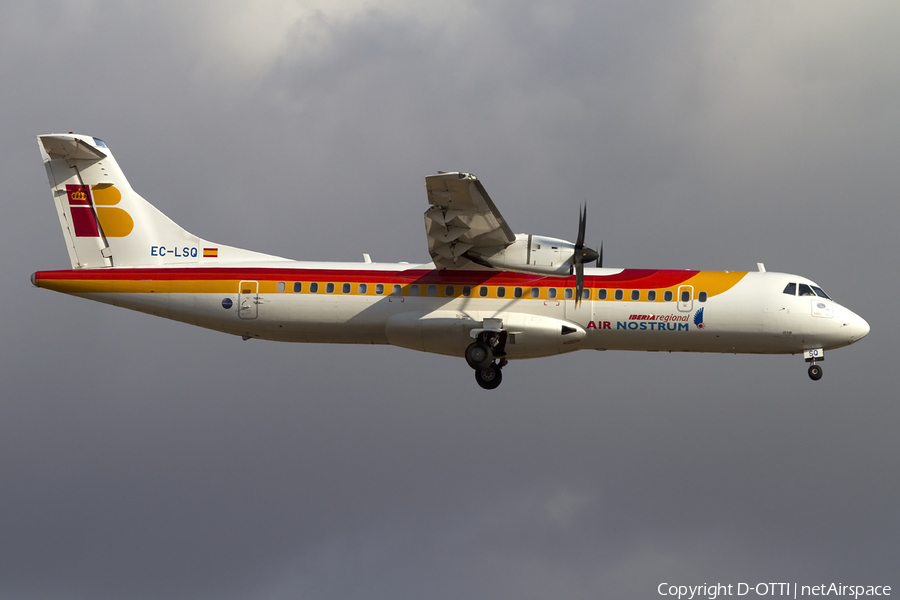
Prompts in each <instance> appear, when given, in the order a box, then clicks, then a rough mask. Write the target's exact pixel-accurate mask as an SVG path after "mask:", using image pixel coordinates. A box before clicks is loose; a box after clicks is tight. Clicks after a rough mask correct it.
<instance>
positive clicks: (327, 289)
mask: <svg viewBox="0 0 900 600" xmlns="http://www.w3.org/2000/svg"><path fill="white" fill-rule="evenodd" d="M325 293H326V294H333V293H334V284H333V283H326V284H325Z"/></svg>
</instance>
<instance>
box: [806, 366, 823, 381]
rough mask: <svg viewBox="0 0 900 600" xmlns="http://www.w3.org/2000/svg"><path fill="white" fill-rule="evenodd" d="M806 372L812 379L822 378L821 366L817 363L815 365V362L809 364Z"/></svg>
mask: <svg viewBox="0 0 900 600" xmlns="http://www.w3.org/2000/svg"><path fill="white" fill-rule="evenodd" d="M808 373H809V378H810V379H812V380H813V381H818V380H820V379H822V367H820V366H819V365H817V364H815V363H813V364H811V365H809V371H808Z"/></svg>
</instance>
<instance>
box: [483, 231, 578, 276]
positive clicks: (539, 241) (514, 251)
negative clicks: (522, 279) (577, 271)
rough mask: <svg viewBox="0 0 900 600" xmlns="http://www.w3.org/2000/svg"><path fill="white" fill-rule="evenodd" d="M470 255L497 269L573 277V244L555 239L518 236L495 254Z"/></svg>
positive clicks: (519, 234) (538, 236)
mask: <svg viewBox="0 0 900 600" xmlns="http://www.w3.org/2000/svg"><path fill="white" fill-rule="evenodd" d="M469 255H474V256H476V257H477V258H478V259H480V261H479V262H482V261H483V262H484V263H485V264H487V265H490V266H492V267H496V268H498V269H504V270H507V271H518V272H520V273H535V274H538V275H559V276H562V277H566V276H569V275H571V274H572V265H573V260H572V257H573V256H574V255H575V244H573V243H572V242H567V241H566V240H561V239H558V238H551V237H545V236H542V235H531V234H528V233H518V234H516V241H515V242H513V243H512V244H510V245H509V246H507V247H506V248H503V249H502V250H499V251H498V252H495V253H493V254H486V253H477V254H476V253H475V252H473V251H472V250H470V251H469Z"/></svg>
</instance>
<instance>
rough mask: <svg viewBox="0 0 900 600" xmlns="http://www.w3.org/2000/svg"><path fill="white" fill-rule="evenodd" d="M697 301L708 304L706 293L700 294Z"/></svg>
mask: <svg viewBox="0 0 900 600" xmlns="http://www.w3.org/2000/svg"><path fill="white" fill-rule="evenodd" d="M697 300H699V301H700V302H706V292H700V295H699V296H697Z"/></svg>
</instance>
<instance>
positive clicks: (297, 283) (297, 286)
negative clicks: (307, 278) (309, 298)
mask: <svg viewBox="0 0 900 600" xmlns="http://www.w3.org/2000/svg"><path fill="white" fill-rule="evenodd" d="M302 291H303V283H302V282H300V281H295V282H294V293H295V294H299V293H300V292H302Z"/></svg>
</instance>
